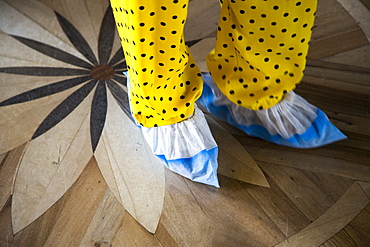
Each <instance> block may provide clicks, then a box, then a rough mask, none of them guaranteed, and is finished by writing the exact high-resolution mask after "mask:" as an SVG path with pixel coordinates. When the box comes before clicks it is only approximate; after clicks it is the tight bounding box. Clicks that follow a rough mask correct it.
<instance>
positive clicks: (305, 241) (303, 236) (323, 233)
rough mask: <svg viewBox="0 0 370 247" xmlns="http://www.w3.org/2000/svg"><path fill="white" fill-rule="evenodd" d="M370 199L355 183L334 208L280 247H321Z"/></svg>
mask: <svg viewBox="0 0 370 247" xmlns="http://www.w3.org/2000/svg"><path fill="white" fill-rule="evenodd" d="M369 202H370V201H369V198H368V197H367V196H366V195H365V194H364V192H363V190H362V189H361V187H360V185H359V184H358V183H357V182H355V183H354V184H353V185H352V186H351V187H350V188H349V190H348V191H347V192H346V193H345V194H344V195H343V196H342V198H341V199H340V200H338V201H337V202H336V203H335V205H334V206H333V207H331V208H330V209H329V210H328V211H326V212H325V213H324V214H323V215H321V216H320V217H319V218H318V219H317V220H315V221H314V222H313V223H312V224H310V225H309V226H307V227H306V228H305V229H303V230H302V231H301V232H300V233H298V234H296V235H294V236H292V237H290V238H289V239H288V240H286V241H284V242H282V243H280V244H279V245H277V247H280V246H303V245H304V246H307V247H309V246H312V247H315V246H319V245H321V244H323V243H324V242H326V241H327V240H328V239H329V238H330V237H331V236H333V235H334V234H336V233H337V232H338V231H340V230H341V229H342V228H343V227H345V226H346V225H347V224H348V223H349V222H351V221H352V220H353V219H354V218H355V217H356V216H357V215H358V214H359V213H360V212H361V211H362V210H363V209H364V208H365V207H366V206H367V205H368V204H369Z"/></svg>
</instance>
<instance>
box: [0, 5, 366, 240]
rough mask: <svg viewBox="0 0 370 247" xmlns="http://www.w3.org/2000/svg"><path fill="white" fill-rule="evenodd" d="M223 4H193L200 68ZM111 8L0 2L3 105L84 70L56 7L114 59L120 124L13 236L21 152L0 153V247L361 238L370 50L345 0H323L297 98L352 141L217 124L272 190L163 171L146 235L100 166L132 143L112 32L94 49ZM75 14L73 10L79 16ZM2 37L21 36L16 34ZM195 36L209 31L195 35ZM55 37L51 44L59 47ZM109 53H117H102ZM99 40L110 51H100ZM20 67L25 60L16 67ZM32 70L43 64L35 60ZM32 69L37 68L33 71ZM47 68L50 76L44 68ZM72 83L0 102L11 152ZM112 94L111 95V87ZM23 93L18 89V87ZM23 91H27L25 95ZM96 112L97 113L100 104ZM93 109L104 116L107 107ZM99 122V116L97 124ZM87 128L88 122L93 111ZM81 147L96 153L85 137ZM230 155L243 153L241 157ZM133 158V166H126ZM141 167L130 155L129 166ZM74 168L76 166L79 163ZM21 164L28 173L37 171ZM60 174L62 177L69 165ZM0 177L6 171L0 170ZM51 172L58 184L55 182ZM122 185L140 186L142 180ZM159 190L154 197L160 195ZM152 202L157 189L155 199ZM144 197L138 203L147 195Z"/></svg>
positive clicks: (191, 29)
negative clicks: (314, 141)
mask: <svg viewBox="0 0 370 247" xmlns="http://www.w3.org/2000/svg"><path fill="white" fill-rule="evenodd" d="M340 1H346V2H347V3H351V4H353V6H350V7H352V8H353V7H356V6H358V4H359V2H361V3H362V4H363V5H364V6H367V7H369V6H370V5H369V3H368V2H369V1H367V0H353V1H348V0H340ZM218 4H219V3H218V0H193V1H190V2H189V19H188V22H187V24H188V26H187V28H186V40H187V41H194V40H195V41H196V42H197V43H196V42H194V43H196V44H195V45H193V46H191V47H190V49H191V51H192V52H193V55H194V57H195V59H196V62H197V64H198V65H199V67H200V68H201V70H202V71H204V72H206V71H207V67H206V61H205V58H206V55H207V54H208V52H209V51H210V50H211V49H212V48H213V47H214V42H215V34H216V30H217V24H216V22H217V19H218V11H219V6H218ZM108 5H109V1H107V0H91V1H88V0H78V1H73V0H68V1H56V0H6V1H4V0H0V11H1V15H0V20H1V22H0V40H1V41H2V42H1V43H0V67H12V66H13V67H18V68H16V69H12V70H10V69H9V68H6V69H2V70H1V71H2V72H4V71H5V70H7V71H8V72H10V71H13V72H14V73H15V72H17V73H19V74H10V73H0V101H4V100H6V99H8V98H10V97H13V96H15V95H17V94H20V93H23V92H26V91H28V90H32V89H34V88H37V87H42V86H47V85H49V84H51V83H53V82H57V81H63V80H65V79H69V78H73V76H68V73H80V71H78V70H76V69H80V67H79V66H82V65H83V64H84V63H82V62H81V61H80V60H78V59H81V60H83V61H85V62H86V63H88V64H89V63H91V62H89V60H88V59H87V58H86V57H85V56H84V55H82V54H81V53H80V51H78V49H77V48H76V43H75V44H73V43H72V42H71V40H70V38H71V37H69V36H67V35H66V33H65V32H64V31H63V29H62V27H61V26H60V22H59V21H58V18H57V16H56V14H55V12H54V11H55V10H56V11H58V13H59V14H60V15H61V16H63V18H65V22H64V24H65V25H67V26H68V28H69V29H68V30H72V31H73V32H72V34H73V35H74V38H72V40H74V42H75V41H76V37H83V39H84V40H85V41H86V43H83V44H82V43H79V44H77V47H79V49H80V50H81V51H83V49H86V48H87V47H91V52H90V55H91V57H94V56H95V57H96V58H97V60H99V59H98V58H99V57H102V58H104V59H102V60H106V59H107V57H110V59H112V58H113V60H109V61H108V63H110V65H117V66H113V67H114V69H115V75H114V76H113V77H112V78H113V80H112V81H111V82H106V84H105V85H106V86H108V87H107V88H108V90H107V93H108V95H109V100H110V101H111V102H112V101H113V103H114V104H111V102H109V101H108V108H107V109H108V111H107V119H106V121H111V120H112V119H113V118H114V119H116V120H115V123H117V122H119V124H111V123H108V122H105V123H104V128H103V136H104V138H106V139H104V138H102V139H99V138H97V139H96V142H98V149H99V145H103V144H104V146H107V145H106V143H104V142H105V141H106V140H109V143H108V142H107V143H108V144H110V145H112V146H113V145H115V146H116V148H107V149H105V150H103V149H101V150H100V153H99V154H98V153H97V156H99V155H100V157H98V159H99V166H100V169H99V168H98V165H97V162H96V160H95V159H94V158H93V159H91V160H90V161H77V160H76V162H75V163H74V164H76V165H77V166H78V167H85V169H84V170H83V171H82V173H81V175H80V176H79V178H76V179H74V180H76V182H75V183H74V184H73V185H71V187H70V188H69V189H68V190H67V191H66V192H65V194H64V195H63V196H62V197H61V198H60V199H59V200H56V199H55V198H56V195H55V197H53V196H47V197H45V200H50V199H53V198H54V199H53V200H54V201H56V202H55V203H54V204H53V205H52V206H51V207H50V208H49V209H48V210H47V211H46V212H45V213H43V214H42V215H41V216H40V217H38V218H37V219H36V220H35V221H33V222H32V223H31V224H29V225H28V226H27V227H25V228H24V229H23V230H21V231H19V232H18V233H16V234H13V228H12V219H11V212H12V207H13V206H12V200H13V201H14V200H15V201H16V200H17V199H16V198H15V197H13V198H12V197H11V196H9V195H10V194H9V188H10V187H11V184H10V183H9V181H10V180H11V176H10V177H9V176H8V174H10V173H13V171H11V172H10V170H8V169H7V168H12V169H14V167H16V163H17V162H16V161H17V159H9V155H10V154H11V153H13V152H16V150H13V151H12V152H11V153H9V154H8V155H7V156H6V157H5V158H4V156H1V155H0V160H1V158H2V157H3V158H4V159H3V162H2V163H0V185H1V186H2V184H3V181H4V182H6V183H7V185H6V186H5V187H4V188H5V189H6V191H7V192H5V193H2V192H0V194H1V195H0V198H3V201H4V202H3V204H4V207H3V208H2V209H1V211H0V222H1V224H0V246H1V247H3V246H4V247H5V246H7V247H8V246H13V247H15V246H36V247H39V246H45V247H46V246H47V247H49V246H130V247H131V246H140V247H141V246H181V247H182V246H191V247H193V246H216V247H217V246H262V247H265V246H276V245H279V244H280V246H289V244H290V245H293V246H305V247H306V246H310V245H311V246H320V245H321V246H322V247H334V246H336V247H337V246H343V247H344V246H345V247H355V246H367V245H368V243H369V242H370V239H369V231H370V230H369V227H370V223H369V222H370V220H369V217H370V213H369V203H368V202H369V200H370V199H369V198H370V185H369V182H370V175H369V174H370V170H369V167H370V166H369V164H370V162H369V161H370V138H369V136H370V133H369V128H368V125H369V116H370V101H369V96H370V84H369V81H370V70H369V68H370V64H369V61H370V60H369V59H368V57H369V52H370V51H369V40H368V39H367V37H366V35H365V33H366V32H364V31H365V30H364V28H363V26H362V25H360V24H361V23H358V19H356V18H354V17H353V15H351V13H350V12H349V11H348V9H349V8H344V7H343V6H344V5H342V4H340V3H339V1H337V0H320V1H319V6H318V11H317V18H316V22H315V27H314V29H313V39H312V42H311V43H312V46H311V48H310V56H311V57H310V59H308V61H307V67H306V76H305V77H304V79H303V83H301V84H300V85H298V86H297V89H296V92H297V93H298V94H300V95H301V96H303V97H304V98H305V99H307V100H308V101H309V102H310V103H312V104H314V105H316V106H318V107H319V108H320V109H322V110H323V111H325V113H327V114H328V116H329V118H330V119H331V121H332V122H333V123H334V124H335V125H336V126H338V127H339V128H340V129H341V130H342V131H343V132H344V133H345V134H346V135H347V136H348V139H347V140H345V141H341V142H338V143H334V144H330V145H328V146H325V147H321V148H317V149H310V150H296V149H292V148H287V147H281V146H278V145H275V144H271V143H267V142H265V141H263V140H260V139H257V138H253V137H249V136H247V135H245V134H244V133H242V132H241V131H239V130H237V129H235V128H233V127H231V126H229V125H227V124H225V123H220V122H218V123H219V124H221V125H222V126H223V128H224V129H226V130H227V131H228V132H229V133H231V135H232V136H233V138H235V139H236V141H237V142H239V143H240V144H241V145H242V147H243V150H245V151H246V152H248V153H249V155H250V156H251V157H249V158H248V160H249V159H250V158H252V159H253V160H254V161H255V162H256V163H257V165H258V166H259V167H260V168H261V170H262V172H263V174H264V175H265V176H266V178H267V181H268V183H269V185H270V188H265V187H261V186H256V185H252V184H249V183H245V182H240V181H237V180H235V179H233V178H230V177H227V176H224V175H220V176H219V178H220V185H221V188H220V189H216V188H212V187H209V186H206V185H201V184H197V183H193V182H191V181H190V180H187V179H184V178H182V177H181V176H178V175H176V174H174V173H172V172H170V171H169V170H167V169H166V170H164V172H165V175H166V184H165V186H164V184H163V191H162V193H164V202H163V210H162V211H163V212H162V215H161V217H160V218H158V220H159V221H158V222H157V223H158V226H157V228H156V231H155V232H154V233H150V232H149V231H147V230H146V229H145V227H143V226H142V225H141V224H140V223H138V222H137V221H136V220H135V217H132V216H131V215H130V213H128V212H127V211H125V208H124V207H123V206H122V205H121V202H122V197H123V196H122V194H121V191H120V188H119V187H121V188H122V184H124V183H123V182H122V181H123V180H122V179H117V176H115V175H114V173H113V172H112V170H113V169H112V166H111V167H109V165H107V164H112V161H111V160H112V159H111V158H112V157H114V156H115V155H113V153H120V152H122V150H123V149H124V147H126V145H127V146H129V148H135V147H136V146H135V145H132V144H128V143H126V142H125V140H126V139H125V138H126V137H122V133H121V132H124V131H126V130H127V125H125V124H123V123H122V121H126V120H127V123H129V121H130V120H129V119H127V117H126V116H127V115H125V112H128V113H129V111H130V110H129V109H128V108H127V107H126V108H125V106H126V105H127V99H125V98H122V97H121V96H122V95H125V90H126V88H125V87H124V86H122V85H125V84H126V79H125V78H124V77H123V76H122V77H120V78H118V79H116V78H117V75H118V74H121V71H124V70H126V66H127V64H126V63H125V62H124V60H122V59H123V53H122V50H121V49H120V44H119V37H118V36H115V37H114V38H113V45H112V48H111V47H110V45H108V43H111V42H112V41H111V40H112V39H111V37H110V38H109V40H110V41H109V42H107V43H105V44H103V43H102V42H100V45H99V40H100V41H104V39H103V38H101V37H100V38H99V35H100V34H101V32H100V30H101V27H102V26H101V25H102V23H103V18H104V14H105V11H106V10H107V7H108ZM361 11H362V10H361ZM78 14H80V15H79V16H77V15H78ZM365 19H366V18H365ZM106 30H109V29H106ZM108 33H109V32H108ZM9 34H12V35H17V36H21V37H23V38H18V39H15V38H13V37H11V36H9ZM79 35H80V36H79ZM204 37H209V38H205V39H202V40H200V41H199V39H201V38H204ZM25 38H26V39H30V40H26V39H25ZM32 40H35V41H32ZM36 41H37V42H42V44H39V43H37V42H36ZM26 44H28V45H26ZM44 44H46V45H44ZM31 47H33V48H31ZM53 47H55V48H58V49H60V50H59V51H57V50H55V49H54V48H53ZM99 47H100V48H99ZM103 48H104V49H103ZM35 49H36V50H35ZM87 49H88V48H87ZM110 49H111V51H112V52H111V53H110V55H109V52H108V50H110ZM103 50H106V51H107V52H106V53H104V52H103V53H104V54H101V52H102V51H103ZM53 51H57V52H56V57H53V56H50V55H51V53H52V52H53ZM61 51H65V52H67V53H68V54H69V55H73V56H74V57H73V56H69V55H67V54H66V53H63V52H61ZM99 52H100V54H101V55H99ZM48 54H49V55H48ZM70 63H73V64H75V65H72V64H70ZM85 65H86V64H85ZM85 65H84V66H85ZM26 66H28V67H32V68H22V67H26ZM38 67H46V69H43V70H42V69H40V70H36V68H38ZM51 67H58V69H55V70H54V69H50V68H51ZM70 69H73V71H72V70H70ZM84 69H85V70H86V71H85V73H88V74H90V70H89V69H87V68H84ZM32 73H36V74H37V76H34V75H31V74H32ZM46 73H49V74H46ZM51 73H52V74H54V75H56V74H59V76H51ZM62 73H64V74H62ZM108 74H109V73H108ZM41 75H42V76H41ZM46 75H48V76H46ZM64 75H65V76H64ZM115 81H117V84H115V83H116V82H115ZM100 84H104V83H103V82H102V83H100ZM121 86H122V87H121ZM50 88H51V89H52V88H53V87H52V86H51V87H50ZM78 88H79V87H78V86H77V87H74V88H72V89H71V90H70V91H65V92H62V93H59V94H58V93H57V94H53V95H49V96H47V97H43V98H41V99H38V100H34V101H33V102H31V101H28V102H26V103H20V104H15V105H11V106H6V107H0V116H1V117H0V143H1V144H2V145H4V146H1V145H0V147H1V148H4V149H3V150H10V149H13V148H15V147H17V146H19V145H21V144H23V143H25V142H27V141H28V140H29V139H31V137H32V134H33V133H34V131H35V129H37V126H38V125H39V124H40V123H41V122H42V121H43V119H45V117H46V115H47V114H48V113H50V112H51V111H52V110H53V109H55V107H56V106H57V105H59V104H60V102H62V101H63V100H64V99H65V98H66V97H68V96H69V95H70V94H71V92H73V91H74V90H76V89H78ZM100 88H102V87H100ZM100 92H102V91H100ZM110 93H113V94H114V95H113V97H112V95H110ZM101 95H104V94H101ZM24 96H25V97H27V94H26V95H24ZM28 96H29V97H30V98H32V97H34V95H33V94H29V95H28ZM22 97H23V96H22ZM97 102H99V101H97ZM75 103H76V102H75ZM112 105H113V106H114V107H115V109H113V110H112V109H109V107H110V106H112ZM90 107H91V105H90ZM80 109H82V108H80ZM89 109H90V108H89ZM89 109H87V108H86V111H85V112H84V114H88V111H89ZM76 110H77V111H78V110H79V108H78V107H77V108H76ZM100 110H101V109H100ZM100 110H99V111H97V112H101V111H100ZM98 115H99V114H98ZM99 117H101V119H103V117H104V116H99ZM72 123H73V122H69V124H72ZM95 123H96V122H95ZM99 123H100V124H102V123H103V121H100V122H99ZM62 124H64V123H62ZM84 124H86V125H89V122H88V120H86V122H84ZM67 125H68V124H67ZM67 125H65V126H67ZM72 125H73V124H72ZM107 126H108V127H109V126H111V127H113V128H111V129H110V130H109V133H110V135H109V136H108V135H107V134H104V131H106V130H107ZM56 127H57V126H56ZM74 127H76V126H74ZM85 129H86V133H84V134H81V135H83V136H84V137H86V138H87V139H89V135H90V132H89V131H88V128H85ZM133 129H135V130H128V134H127V135H129V137H130V135H133V136H136V137H137V136H138V135H136V134H135V133H136V131H137V129H136V128H133ZM52 130H53V129H51V130H49V131H52ZM113 130H114V131H117V132H114V131H113ZM49 131H48V132H46V135H47V134H48V133H49ZM55 131H56V132H58V133H56V135H58V136H60V135H63V137H67V135H65V134H63V132H59V131H57V130H56V129H55ZM71 131H73V128H72V129H71ZM50 133H52V132H50ZM64 133H65V132H64ZM81 133H82V132H81ZM96 133H98V132H96ZM43 136H44V135H41V136H40V137H39V138H41V137H43ZM97 136H99V135H97ZM45 137H47V136H45ZM45 137H43V138H45ZM107 137H109V139H108V138H107ZM130 138H131V137H130ZM37 139H38V138H37ZM37 139H36V140H37ZM79 140H82V139H79ZM5 144H6V145H5ZM80 145H82V144H81V143H80ZM235 145H236V144H235ZM5 146H6V147H7V148H5ZM73 146H75V145H73ZM238 146H239V145H238ZM239 147H240V146H239ZM84 148H85V149H86V150H87V149H91V143H88V145H86V146H84ZM40 149H41V148H39V149H37V147H36V149H34V158H33V159H31V160H32V162H37V161H38V160H43V159H45V157H46V156H45V153H44V151H43V150H40ZM46 149H47V150H49V151H50V154H53V152H58V150H59V149H58V148H53V146H51V145H49V147H47V148H46ZM46 149H45V150H46ZM114 149H115V150H116V151H114ZM117 150H118V151H117ZM49 151H48V152H49ZM4 152H5V151H4ZM4 152H3V153H4ZM135 152H136V151H132V152H131V153H135ZM0 153H1V152H0ZM91 153H92V151H91V150H87V151H83V155H87V154H90V155H91ZM120 155H122V154H120ZM126 156H127V157H128V155H126ZM233 156H234V157H235V158H241V157H239V156H238V155H233ZM53 157H54V156H53ZM55 157H56V156H55ZM71 157H77V156H75V155H71ZM102 157H103V158H102ZM117 157H118V158H116V160H117V161H114V160H113V161H114V162H115V164H114V166H115V169H116V170H119V169H121V168H120V167H118V165H117V164H119V162H121V163H122V164H121V165H122V167H126V168H129V169H131V168H130V167H129V166H128V165H130V164H128V165H127V163H126V161H125V160H126V159H127V157H124V158H120V157H121V156H117ZM220 157H221V156H220ZM221 158H222V157H221ZM226 160H227V162H226V163H231V165H235V164H233V161H232V160H233V159H230V160H229V159H228V158H227V159H226ZM51 161H53V160H51ZM8 162H9V163H8ZM222 163H223V162H222ZM47 164H49V163H47ZM102 164H103V165H102ZM133 164H137V163H132V164H131V165H133ZM5 165H6V166H5ZM142 165H143V164H140V163H139V166H138V167H142ZM41 167H42V166H41V165H40V166H39V169H38V170H37V173H39V174H38V176H41V175H40V174H42V173H41V172H40V170H41ZM78 167H73V169H80V168H78ZM158 167H159V166H158ZM160 167H162V168H163V165H162V164H160ZM5 168H6V169H5ZM27 169H28V170H29V171H30V172H29V173H30V174H33V173H31V172H32V167H27ZM44 169H45V170H48V169H50V167H49V166H46V167H44ZM73 169H71V170H70V172H72V173H73V172H74V170H73ZM80 170H82V168H81V169H80ZM35 172H36V171H35ZM76 174H77V173H76ZM76 174H75V176H77V175H76ZM127 174H129V175H127V177H130V179H135V178H137V174H135V175H132V176H131V175H130V173H129V172H128V173H127ZM66 176H69V175H68V173H66ZM71 176H72V175H71ZM4 177H6V179H5V180H3V179H2V178H4ZM144 177H145V176H144ZM161 178H162V177H161ZM59 179H63V178H59ZM140 179H141V180H143V181H145V180H146V178H144V179H143V178H140ZM52 181H55V182H57V181H61V180H58V179H57V178H53V180H52ZM129 184H131V185H136V184H138V181H134V182H130V183H129ZM148 184H149V186H148V185H146V186H145V188H143V190H142V191H143V192H139V193H136V192H133V193H134V194H140V193H152V187H150V185H151V183H149V182H148ZM61 185H63V184H62V183H61ZM9 186H10V187H9ZM124 186H125V185H124ZM52 187H53V186H52ZM38 188H39V187H38ZM0 189H2V187H0ZM148 191H149V192H148ZM33 192H34V193H35V192H37V190H34V191H33ZM49 195H50V193H49ZM145 196H147V195H145ZM154 197H155V196H153V198H154ZM127 198H128V197H127V196H126V197H124V199H127ZM158 198H161V200H163V194H162V196H160V197H158ZM158 198H157V197H155V199H156V200H158ZM44 202H45V201H40V203H43V204H45V205H47V204H50V201H49V202H47V203H44ZM36 204H37V203H36ZM139 204H140V205H141V206H143V205H146V204H144V203H142V202H139ZM140 205H139V206H138V207H140ZM29 209H30V210H32V205H29ZM158 212H159V211H158ZM311 221H312V222H311Z"/></svg>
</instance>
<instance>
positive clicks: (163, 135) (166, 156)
mask: <svg viewBox="0 0 370 247" xmlns="http://www.w3.org/2000/svg"><path fill="white" fill-rule="evenodd" d="M141 130H142V132H143V135H144V138H145V140H146V142H147V143H148V144H149V146H150V147H151V149H152V151H153V153H154V154H155V155H156V156H157V157H158V158H159V159H161V160H162V161H163V162H164V164H165V166H166V167H167V168H168V169H170V170H171V171H173V172H175V173H177V174H179V175H181V176H183V177H186V178H188V179H190V180H192V181H195V182H199V183H204V184H207V185H211V186H215V187H217V188H219V187H220V186H219V183H218V178H217V168H218V163H217V156H218V147H217V143H216V141H215V140H214V138H213V136H212V133H211V130H210V129H209V126H208V123H207V121H206V119H205V117H204V114H203V112H202V111H201V110H200V109H199V108H198V107H197V106H195V111H194V115H193V116H192V117H190V118H189V119H186V120H184V121H182V122H179V123H174V124H171V125H166V126H159V127H154V128H145V127H141ZM161 140H162V141H163V142H160V141H161Z"/></svg>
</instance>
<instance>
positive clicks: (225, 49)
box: [111, 0, 317, 127]
mask: <svg viewBox="0 0 370 247" xmlns="http://www.w3.org/2000/svg"><path fill="white" fill-rule="evenodd" d="M188 2H189V1H188V0H162V1H146V0H135V1H128V0H111V5H112V10H113V13H114V16H115V20H116V24H117V29H118V32H119V35H120V39H121V43H122V47H123V50H124V54H125V57H126V60H127V65H128V71H129V74H130V106H131V110H132V113H133V116H134V118H135V119H136V120H137V122H138V123H140V124H141V125H142V126H145V127H155V126H163V125H168V124H173V123H176V122H180V121H182V120H184V118H187V117H189V116H190V115H191V114H192V113H193V111H194V102H195V100H196V99H197V98H199V97H200V95H201V92H202V85H203V84H202V77H201V74H200V71H199V69H198V67H197V66H196V64H195V62H194V59H193V57H192V56H191V54H190V51H189V49H188V48H187V47H186V45H185V42H184V37H183V28H184V25H185V22H186V16H187V8H188ZM220 2H221V4H222V9H221V14H220V19H219V25H218V28H217V42H216V47H215V50H214V51H212V52H211V53H210V54H209V56H208V57H207V64H208V68H209V71H210V72H211V74H212V77H213V79H214V81H215V83H216V84H217V86H218V88H219V89H220V90H221V91H222V92H223V93H224V94H225V95H226V96H227V97H228V98H229V99H230V100H231V101H232V102H234V103H235V104H237V105H240V106H242V107H245V108H248V109H252V110H263V109H267V108H269V107H272V106H273V105H275V104H277V103H278V102H279V101H280V100H281V99H282V98H283V97H284V94H285V93H286V92H289V91H291V90H293V89H294V88H295V86H296V85H297V84H298V83H299V82H300V80H301V79H302V77H303V71H304V69H305V62H306V55H307V52H308V45H309V40H310V37H311V29H312V26H313V22H314V16H315V11H316V5H317V1H315V0H314V1H297V0H279V1H277V0H248V1H247V0H222V1H220Z"/></svg>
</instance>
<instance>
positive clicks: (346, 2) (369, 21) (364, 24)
mask: <svg viewBox="0 0 370 247" xmlns="http://www.w3.org/2000/svg"><path fill="white" fill-rule="evenodd" d="M338 2H339V3H340V4H341V5H342V6H343V8H345V9H346V11H347V12H348V13H349V14H350V15H351V16H352V17H353V19H354V20H355V21H356V22H357V24H358V25H359V26H360V27H361V29H362V31H363V32H364V33H365V35H366V37H367V39H368V40H369V41H370V11H369V9H367V8H366V7H365V6H364V4H363V3H362V2H361V1H350V0H338Z"/></svg>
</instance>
